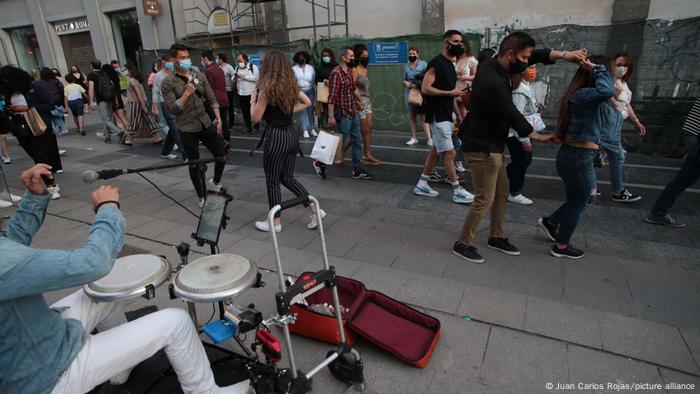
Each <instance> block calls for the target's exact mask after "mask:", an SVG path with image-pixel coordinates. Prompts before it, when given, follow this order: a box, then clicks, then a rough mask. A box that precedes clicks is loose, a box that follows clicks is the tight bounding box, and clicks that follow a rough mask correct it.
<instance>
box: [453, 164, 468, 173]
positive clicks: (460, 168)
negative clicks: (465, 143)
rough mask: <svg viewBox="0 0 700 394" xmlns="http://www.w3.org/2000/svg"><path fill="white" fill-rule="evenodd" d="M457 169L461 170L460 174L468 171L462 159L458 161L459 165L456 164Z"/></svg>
mask: <svg viewBox="0 0 700 394" xmlns="http://www.w3.org/2000/svg"><path fill="white" fill-rule="evenodd" d="M455 170H457V172H459V173H460V174H463V173H465V172H467V169H466V168H464V164H462V162H461V161H458V162H457V165H456V166H455Z"/></svg>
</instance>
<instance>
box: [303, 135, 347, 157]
mask: <svg viewBox="0 0 700 394" xmlns="http://www.w3.org/2000/svg"><path fill="white" fill-rule="evenodd" d="M338 144H340V134H331V133H326V132H325V131H321V132H320V133H318V137H316V142H315V143H314V148H313V150H311V155H310V156H309V157H311V158H312V159H315V160H318V161H320V162H321V163H323V164H328V165H331V164H333V159H334V158H335V151H336V149H337V148H338Z"/></svg>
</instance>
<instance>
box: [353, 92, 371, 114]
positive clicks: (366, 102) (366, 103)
mask: <svg viewBox="0 0 700 394" xmlns="http://www.w3.org/2000/svg"><path fill="white" fill-rule="evenodd" d="M362 104H364V109H363V110H362V111H357V115H358V116H359V117H360V119H365V118H366V117H367V115H369V114H371V113H372V100H370V99H369V97H365V96H362Z"/></svg>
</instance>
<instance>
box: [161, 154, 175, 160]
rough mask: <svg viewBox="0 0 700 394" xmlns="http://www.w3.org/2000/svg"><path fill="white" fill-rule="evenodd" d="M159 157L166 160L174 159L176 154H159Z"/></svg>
mask: <svg viewBox="0 0 700 394" xmlns="http://www.w3.org/2000/svg"><path fill="white" fill-rule="evenodd" d="M160 158H161V159H166V160H175V159H177V155H175V154H172V153H170V154H167V155H160Z"/></svg>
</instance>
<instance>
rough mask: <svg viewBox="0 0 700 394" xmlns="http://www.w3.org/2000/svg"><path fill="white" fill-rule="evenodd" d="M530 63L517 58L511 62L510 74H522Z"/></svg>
mask: <svg viewBox="0 0 700 394" xmlns="http://www.w3.org/2000/svg"><path fill="white" fill-rule="evenodd" d="M528 67H529V66H528V64H527V63H525V62H523V61H521V60H520V59H518V58H516V59H515V63H510V74H511V75H517V74H522V73H524V72H525V70H527V68H528Z"/></svg>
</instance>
